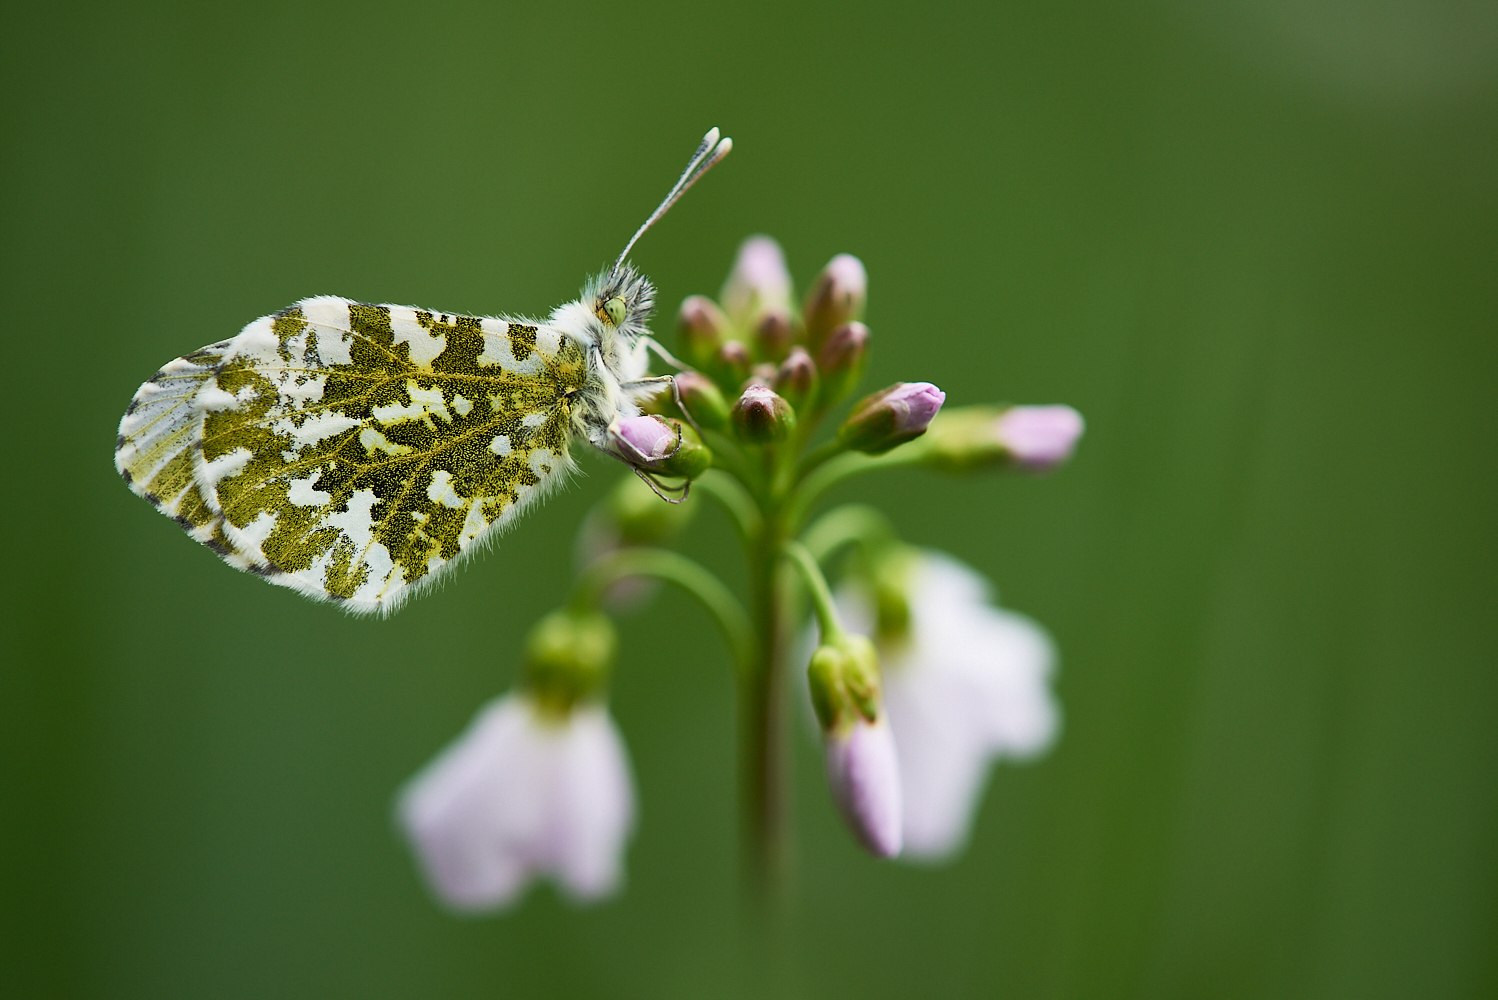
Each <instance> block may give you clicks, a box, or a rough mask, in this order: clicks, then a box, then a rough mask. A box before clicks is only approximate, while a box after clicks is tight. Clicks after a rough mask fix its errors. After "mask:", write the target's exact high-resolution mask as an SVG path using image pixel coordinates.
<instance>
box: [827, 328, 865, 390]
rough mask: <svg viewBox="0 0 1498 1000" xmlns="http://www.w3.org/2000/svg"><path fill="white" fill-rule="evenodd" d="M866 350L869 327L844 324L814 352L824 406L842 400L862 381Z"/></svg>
mask: <svg viewBox="0 0 1498 1000" xmlns="http://www.w3.org/2000/svg"><path fill="white" fill-rule="evenodd" d="M868 350H869V328H868V327H866V326H864V325H863V324H862V323H844V324H843V325H842V326H839V327H838V328H837V329H836V330H833V331H832V333H831V334H829V335H828V337H827V340H826V341H825V342H824V343H823V344H822V349H821V351H819V352H818V353H817V368H818V370H819V371H820V372H821V374H822V400H823V403H824V404H825V405H828V406H830V405H832V404H833V403H835V402H837V401H838V400H840V399H842V398H843V397H844V396H846V395H847V394H848V390H850V389H852V388H853V387H854V386H855V385H857V384H858V380H859V379H861V378H863V368H864V362H865V361H867V360H868Z"/></svg>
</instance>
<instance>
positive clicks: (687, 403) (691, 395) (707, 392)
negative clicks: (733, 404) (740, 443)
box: [662, 372, 728, 430]
mask: <svg viewBox="0 0 1498 1000" xmlns="http://www.w3.org/2000/svg"><path fill="white" fill-rule="evenodd" d="M676 391H677V392H679V393H680V394H681V405H682V406H684V407H686V410H687V412H688V413H689V414H691V416H692V419H693V420H695V421H697V423H698V424H699V425H701V426H703V427H707V428H709V429H711V430H721V429H723V428H724V427H727V426H728V400H726V399H724V398H723V392H722V390H720V389H719V388H718V383H716V382H714V381H713V380H712V379H710V378H708V377H707V376H706V375H703V374H702V373H701V372H682V373H681V374H680V375H678V376H676ZM662 395H666V394H664V393H663V394H662Z"/></svg>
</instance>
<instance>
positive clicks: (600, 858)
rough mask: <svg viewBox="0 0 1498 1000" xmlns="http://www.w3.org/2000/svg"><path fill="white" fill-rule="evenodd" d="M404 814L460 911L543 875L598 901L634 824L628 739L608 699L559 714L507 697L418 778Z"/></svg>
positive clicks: (422, 859) (616, 877) (436, 882)
mask: <svg viewBox="0 0 1498 1000" xmlns="http://www.w3.org/2000/svg"><path fill="white" fill-rule="evenodd" d="M398 818H399V820H400V824H401V826H402V827H403V828H404V829H405V832H406V836H407V837H408V838H409V839H410V841H411V846H412V847H413V848H414V850H415V853H416V858H417V861H418V862H419V864H420V866H421V869H422V872H423V874H424V875H425V876H426V878H427V881H428V883H429V884H430V885H431V887H432V890H433V892H435V893H436V895H437V896H438V898H440V899H441V900H442V901H443V902H444V903H446V904H447V905H448V906H449V907H451V908H452V909H454V910H463V911H480V910H490V909H498V908H502V907H504V906H506V905H508V904H509V903H512V902H514V901H515V900H516V899H518V898H519V896H520V895H521V893H522V892H524V890H525V888H526V886H527V885H528V884H529V883H530V882H531V880H532V879H534V878H535V877H537V876H550V877H552V878H554V879H556V881H557V882H558V883H559V884H560V885H561V887H562V889H563V890H564V891H565V892H566V893H567V894H568V895H569V896H571V897H572V898H573V899H575V900H578V901H589V900H596V899H600V898H603V897H605V896H607V895H609V894H610V893H612V892H613V891H614V890H615V889H616V888H617V887H618V885H619V883H620V879H621V874H622V861H623V854H624V844H625V840H626V839H627V838H628V836H629V833H630V830H631V828H632V827H633V825H634V789H633V785H632V782H631V778H630V771H629V762H628V759H627V757H626V756H625V751H624V743H623V741H622V740H621V739H620V738H619V733H618V730H617V729H615V727H614V722H613V719H611V718H610V717H609V714H608V710H607V709H605V708H604V707H603V706H602V705H600V704H586V705H579V706H575V707H573V708H572V709H570V710H568V711H566V712H564V713H558V712H556V711H554V710H552V709H549V708H547V707H545V706H543V705H542V704H541V703H540V702H538V701H537V700H536V699H535V698H533V697H531V696H530V695H528V694H525V693H511V694H508V695H505V696H503V697H501V698H497V699H495V700H494V701H492V702H490V703H489V704H488V705H486V706H484V707H483V708H482V709H480V710H479V713H478V715H477V716H476V717H475V718H474V720H473V722H472V723H471V724H470V725H469V727H468V729H467V730H466V731H464V732H463V734H462V735H461V736H459V737H458V738H457V740H455V741H454V742H453V744H452V745H451V746H449V747H448V748H447V749H446V750H445V751H443V753H442V754H441V755H440V756H439V757H437V759H436V760H434V761H433V762H432V763H431V764H429V765H427V767H426V768H425V769H424V770H423V771H422V772H421V773H419V774H418V775H417V776H416V777H415V778H413V779H412V780H411V782H410V784H408V785H407V786H406V788H405V790H404V791H403V792H402V793H401V796H400V801H399V806H398Z"/></svg>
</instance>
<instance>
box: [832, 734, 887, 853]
mask: <svg viewBox="0 0 1498 1000" xmlns="http://www.w3.org/2000/svg"><path fill="white" fill-rule="evenodd" d="M825 747H826V753H827V760H826V763H827V784H828V787H830V788H831V789H832V798H833V800H834V801H835V802H836V803H837V806H838V809H840V810H841V811H842V814H843V819H844V820H845V821H846V822H847V824H848V828H849V829H850V830H852V831H853V833H854V835H855V836H857V837H858V840H859V842H860V843H862V844H863V846H864V847H866V848H868V849H869V850H870V851H871V852H872V853H873V854H875V855H876V856H878V857H881V858H892V857H894V856H896V855H897V854H899V853H900V847H901V825H900V814H901V804H900V764H899V760H898V755H897V754H896V752H895V741H894V737H893V736H892V734H891V733H890V727H889V723H888V721H887V718H886V717H885V716H880V718H879V720H878V721H877V722H873V723H870V722H867V721H865V720H863V719H859V720H858V721H856V722H853V723H851V724H849V725H848V726H847V727H846V729H844V730H839V731H834V732H831V733H828V734H827V736H826V740H825Z"/></svg>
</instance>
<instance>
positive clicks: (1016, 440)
mask: <svg viewBox="0 0 1498 1000" xmlns="http://www.w3.org/2000/svg"><path fill="white" fill-rule="evenodd" d="M1082 428H1083V422H1082V414H1080V413H1078V412H1077V411H1076V410H1074V409H1072V408H1071V407H1070V406H1014V407H1011V408H1009V409H1008V410H1005V411H1004V412H1003V413H1002V414H1001V415H1000V416H999V418H998V423H997V427H996V433H997V434H998V438H999V441H1000V442H1001V443H1002V444H1003V446H1004V449H1005V450H1006V451H1008V452H1009V455H1010V457H1011V458H1012V459H1013V460H1014V462H1015V464H1016V465H1019V466H1021V467H1023V468H1027V469H1035V470H1042V469H1049V468H1051V467H1052V466H1055V465H1059V464H1061V463H1062V462H1064V461H1066V460H1067V459H1068V458H1070V457H1071V453H1072V449H1073V448H1075V447H1076V446H1077V439H1078V438H1080V437H1081V436H1082Z"/></svg>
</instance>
